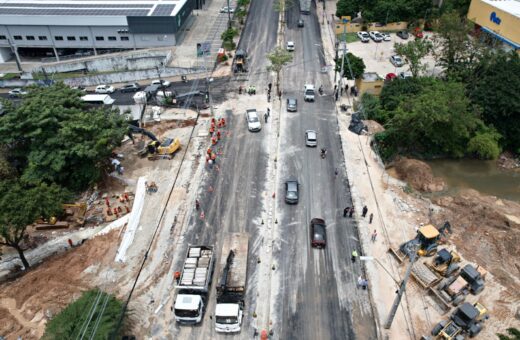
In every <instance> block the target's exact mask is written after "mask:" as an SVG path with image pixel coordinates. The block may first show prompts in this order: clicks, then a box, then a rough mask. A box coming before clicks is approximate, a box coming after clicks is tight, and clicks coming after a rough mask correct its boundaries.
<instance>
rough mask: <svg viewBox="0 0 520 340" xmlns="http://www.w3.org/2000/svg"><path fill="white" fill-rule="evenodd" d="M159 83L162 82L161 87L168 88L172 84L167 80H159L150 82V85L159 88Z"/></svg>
mask: <svg viewBox="0 0 520 340" xmlns="http://www.w3.org/2000/svg"><path fill="white" fill-rule="evenodd" d="M161 82H162V86H163V87H170V85H171V84H172V83H170V82H169V81H168V80H163V79H161V80H159V79H156V80H154V81H152V84H151V85H159V86H161Z"/></svg>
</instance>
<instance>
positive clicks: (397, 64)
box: [390, 54, 404, 67]
mask: <svg viewBox="0 0 520 340" xmlns="http://www.w3.org/2000/svg"><path fill="white" fill-rule="evenodd" d="M390 62H391V63H392V65H394V66H395V67H401V66H403V65H404V61H403V59H402V58H401V56H398V55H397V54H396V55H393V56H391V57H390Z"/></svg>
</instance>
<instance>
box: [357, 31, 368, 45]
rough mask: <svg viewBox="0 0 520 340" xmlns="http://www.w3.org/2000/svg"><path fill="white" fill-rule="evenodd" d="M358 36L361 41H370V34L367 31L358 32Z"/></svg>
mask: <svg viewBox="0 0 520 340" xmlns="http://www.w3.org/2000/svg"><path fill="white" fill-rule="evenodd" d="M357 36H358V38H359V40H361V42H364V43H367V42H369V41H370V35H369V34H368V33H367V32H365V31H360V32H357Z"/></svg>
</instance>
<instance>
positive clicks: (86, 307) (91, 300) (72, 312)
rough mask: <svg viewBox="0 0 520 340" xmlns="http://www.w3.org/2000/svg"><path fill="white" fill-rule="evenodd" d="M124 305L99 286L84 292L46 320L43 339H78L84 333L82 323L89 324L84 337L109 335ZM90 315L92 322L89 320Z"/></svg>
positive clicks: (104, 337)
mask: <svg viewBox="0 0 520 340" xmlns="http://www.w3.org/2000/svg"><path fill="white" fill-rule="evenodd" d="M122 308H123V303H122V302H121V301H119V300H117V299H116V298H115V297H114V296H113V295H110V294H107V293H104V292H101V291H99V290H98V289H93V290H90V291H87V292H84V293H83V295H81V297H80V298H79V299H78V300H76V301H74V302H72V303H71V304H69V305H68V306H67V307H65V309H64V310H62V311H61V312H60V313H59V314H58V315H56V316H55V317H54V318H52V319H51V320H50V321H49V322H48V323H47V326H46V327H45V334H44V335H43V337H42V339H43V340H54V339H63V340H68V339H76V338H77V337H79V334H82V329H83V328H84V327H83V324H88V325H87V327H86V329H83V331H84V338H86V339H88V338H90V337H93V338H94V339H109V338H110V335H111V333H112V332H113V331H114V330H115V328H116V326H117V322H118V320H119V315H120V313H121V311H122ZM90 311H93V314H92V313H91V312H90ZM89 314H92V315H89ZM88 319H90V322H88V323H87V321H88Z"/></svg>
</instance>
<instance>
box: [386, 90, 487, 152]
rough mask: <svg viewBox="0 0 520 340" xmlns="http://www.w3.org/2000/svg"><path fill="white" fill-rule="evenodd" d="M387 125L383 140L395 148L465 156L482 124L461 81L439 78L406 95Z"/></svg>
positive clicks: (391, 147)
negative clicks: (419, 90)
mask: <svg viewBox="0 0 520 340" xmlns="http://www.w3.org/2000/svg"><path fill="white" fill-rule="evenodd" d="M391 116H392V118H391V119H390V121H389V122H388V123H387V124H386V125H385V128H386V129H387V130H386V131H385V134H384V143H385V146H386V147H387V148H389V149H390V150H393V151H394V152H396V151H399V152H403V153H420V154H423V155H425V156H451V157H462V156H464V155H465V154H466V152H467V145H468V142H469V140H470V139H471V138H472V137H473V136H475V134H476V133H477V132H479V131H480V130H481V129H482V127H483V122H482V121H481V120H480V119H479V118H478V116H477V114H475V109H474V108H472V107H471V106H470V102H469V100H468V99H467V98H466V97H465V96H464V88H463V85H462V84H460V83H454V82H447V83H446V82H442V81H436V82H434V83H433V84H432V85H430V86H427V87H424V88H423V90H422V91H421V92H420V93H419V94H417V95H415V96H412V97H409V98H407V99H404V100H403V101H401V102H400V103H399V105H398V106H397V108H396V109H395V110H394V112H392V114H391Z"/></svg>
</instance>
